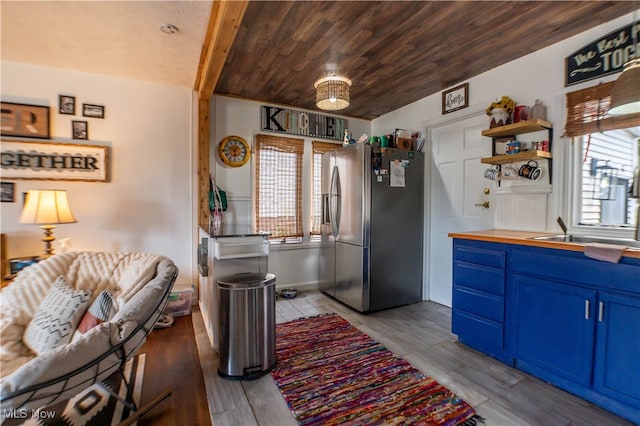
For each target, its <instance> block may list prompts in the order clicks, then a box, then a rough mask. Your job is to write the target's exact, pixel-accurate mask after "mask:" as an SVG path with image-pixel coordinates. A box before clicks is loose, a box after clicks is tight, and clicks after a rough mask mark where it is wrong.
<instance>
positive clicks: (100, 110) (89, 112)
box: [82, 104, 104, 118]
mask: <svg viewBox="0 0 640 426" xmlns="http://www.w3.org/2000/svg"><path fill="white" fill-rule="evenodd" d="M82 116H83V117H92V118H104V105H93V104H82Z"/></svg>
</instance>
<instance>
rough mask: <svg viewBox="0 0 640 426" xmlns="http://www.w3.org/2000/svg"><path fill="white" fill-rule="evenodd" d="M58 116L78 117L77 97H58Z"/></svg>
mask: <svg viewBox="0 0 640 426" xmlns="http://www.w3.org/2000/svg"><path fill="white" fill-rule="evenodd" d="M58 114H64V115H76V97H75V96H69V95H58Z"/></svg>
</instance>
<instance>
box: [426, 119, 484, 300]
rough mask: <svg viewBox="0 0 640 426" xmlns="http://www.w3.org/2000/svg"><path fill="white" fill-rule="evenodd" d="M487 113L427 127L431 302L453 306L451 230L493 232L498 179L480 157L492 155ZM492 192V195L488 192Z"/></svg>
mask: <svg viewBox="0 0 640 426" xmlns="http://www.w3.org/2000/svg"><path fill="white" fill-rule="evenodd" d="M488 127H489V118H488V117H487V116H486V115H485V114H479V115H476V116H473V117H469V118H464V119H461V120H459V121H455V122H449V123H445V124H442V125H438V126H434V127H430V128H428V129H427V130H428V133H429V141H430V149H431V165H430V167H429V169H430V173H431V178H430V182H431V183H430V189H429V196H430V197H431V199H430V204H429V205H430V215H429V218H430V221H431V223H430V226H429V233H430V234H429V237H428V241H429V299H430V300H433V301H434V302H438V303H441V304H443V305H446V306H451V296H452V273H451V272H452V265H453V263H452V240H451V238H449V236H448V233H449V232H462V231H473V230H482V229H489V228H491V212H490V210H491V208H492V206H491V204H489V207H485V206H483V205H482V204H483V203H484V202H486V201H489V202H491V201H493V190H494V187H495V186H494V184H493V181H490V180H488V179H485V178H484V170H485V169H486V168H487V167H489V165H487V164H483V163H481V162H480V158H482V157H489V156H491V139H490V138H487V137H483V136H482V134H481V131H482V130H483V129H486V128H488ZM487 189H488V192H489V194H486V193H485V192H486V190H487Z"/></svg>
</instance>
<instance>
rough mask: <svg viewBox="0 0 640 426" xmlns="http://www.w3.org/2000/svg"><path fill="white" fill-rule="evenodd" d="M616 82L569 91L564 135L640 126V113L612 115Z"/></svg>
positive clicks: (573, 135)
mask: <svg viewBox="0 0 640 426" xmlns="http://www.w3.org/2000/svg"><path fill="white" fill-rule="evenodd" d="M613 84H614V82H609V83H601V84H598V85H597V86H592V87H588V88H586V89H582V90H577V91H575V92H571V93H567V123H566V125H565V129H564V134H563V135H562V136H563V137H576V136H582V135H588V134H591V133H599V132H604V131H607V130H615V129H625V128H628V127H634V126H640V114H626V115H620V116H610V115H608V114H607V112H608V111H609V104H610V102H611V90H612V88H613Z"/></svg>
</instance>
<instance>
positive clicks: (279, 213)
mask: <svg viewBox="0 0 640 426" xmlns="http://www.w3.org/2000/svg"><path fill="white" fill-rule="evenodd" d="M303 153H304V140H303V139H293V138H285V137H282V136H272V135H256V154H257V155H256V185H255V188H256V189H255V191H256V194H255V195H256V196H255V200H256V208H255V217H256V229H258V230H260V231H268V232H270V233H271V238H272V239H273V238H293V237H302V235H303V231H302V156H303Z"/></svg>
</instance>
